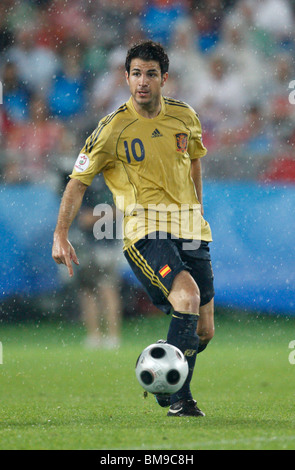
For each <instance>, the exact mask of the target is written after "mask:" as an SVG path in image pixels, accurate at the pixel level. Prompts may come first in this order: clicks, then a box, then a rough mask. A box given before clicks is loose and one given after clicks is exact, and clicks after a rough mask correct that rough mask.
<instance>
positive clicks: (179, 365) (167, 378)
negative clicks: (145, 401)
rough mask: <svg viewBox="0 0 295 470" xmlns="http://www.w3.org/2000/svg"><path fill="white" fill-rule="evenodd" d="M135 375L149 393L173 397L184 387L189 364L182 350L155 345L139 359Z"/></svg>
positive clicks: (169, 345)
mask: <svg viewBox="0 0 295 470" xmlns="http://www.w3.org/2000/svg"><path fill="white" fill-rule="evenodd" d="M135 374H136V377H137V380H138V382H139V383H140V385H141V386H142V387H143V388H144V389H145V390H146V391H147V392H150V393H153V394H157V395H158V394H159V395H160V394H161V395H162V394H163V395H172V394H173V393H176V392H177V391H178V390H180V389H181V387H182V386H183V384H184V382H185V379H186V378H187V374H188V363H187V360H186V358H185V356H184V355H183V353H182V352H181V351H180V349H178V348H176V347H175V346H172V344H168V343H164V342H163V343H154V344H151V345H150V346H148V347H147V348H145V349H144V350H143V351H142V353H141V354H140V356H139V357H138V359H137V362H136V366H135Z"/></svg>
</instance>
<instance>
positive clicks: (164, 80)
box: [161, 72, 168, 87]
mask: <svg viewBox="0 0 295 470" xmlns="http://www.w3.org/2000/svg"><path fill="white" fill-rule="evenodd" d="M167 79H168V72H166V73H163V75H162V80H161V87H163V86H164V85H165V83H166V82H167Z"/></svg>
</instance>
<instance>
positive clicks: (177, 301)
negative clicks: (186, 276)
mask: <svg viewBox="0 0 295 470" xmlns="http://www.w3.org/2000/svg"><path fill="white" fill-rule="evenodd" d="M171 300H172V301H171V303H172V306H173V308H174V310H176V311H180V312H190V313H199V308H200V291H199V288H198V286H195V287H194V288H184V289H182V290H181V291H179V292H178V295H177V296H174V297H172V299H171Z"/></svg>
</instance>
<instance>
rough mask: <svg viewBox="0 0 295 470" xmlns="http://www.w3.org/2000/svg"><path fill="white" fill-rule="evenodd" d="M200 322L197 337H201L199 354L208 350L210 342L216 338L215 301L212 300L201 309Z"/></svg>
mask: <svg viewBox="0 0 295 470" xmlns="http://www.w3.org/2000/svg"><path fill="white" fill-rule="evenodd" d="M199 314H200V315H199V320H198V325H197V335H198V336H199V347H198V354H199V353H200V352H202V351H204V349H205V348H206V346H207V344H208V343H209V341H211V339H212V338H213V336H214V332H215V328H214V299H211V300H210V302H208V303H207V304H205V305H202V306H201V307H200V309H199Z"/></svg>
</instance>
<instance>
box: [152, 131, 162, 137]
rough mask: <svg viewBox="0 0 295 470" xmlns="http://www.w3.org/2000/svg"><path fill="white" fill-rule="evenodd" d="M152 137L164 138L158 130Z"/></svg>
mask: <svg viewBox="0 0 295 470" xmlns="http://www.w3.org/2000/svg"><path fill="white" fill-rule="evenodd" d="M152 137H163V135H162V134H161V132H160V131H158V129H155V130H154V132H153V133H152Z"/></svg>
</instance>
